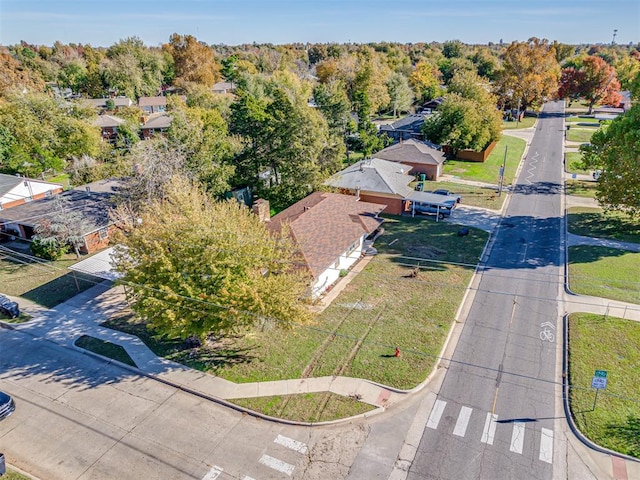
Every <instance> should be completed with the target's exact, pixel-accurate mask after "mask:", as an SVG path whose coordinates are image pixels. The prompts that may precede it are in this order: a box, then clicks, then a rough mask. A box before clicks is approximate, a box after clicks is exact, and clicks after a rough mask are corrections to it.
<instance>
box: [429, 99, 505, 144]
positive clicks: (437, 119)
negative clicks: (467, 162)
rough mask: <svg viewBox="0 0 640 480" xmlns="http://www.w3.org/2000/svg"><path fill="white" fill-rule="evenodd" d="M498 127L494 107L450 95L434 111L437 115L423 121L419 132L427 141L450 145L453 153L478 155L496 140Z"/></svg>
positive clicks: (499, 126)
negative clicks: (421, 129) (472, 151)
mask: <svg viewBox="0 0 640 480" xmlns="http://www.w3.org/2000/svg"><path fill="white" fill-rule="evenodd" d="M501 126H502V122H501V115H500V112H499V111H498V110H497V109H496V108H495V105H494V104H491V103H481V102H478V101H477V100H474V99H472V98H464V97H461V96H460V95H458V94H456V93H452V94H449V95H448V96H447V98H446V100H445V101H444V102H443V103H442V105H440V107H439V108H438V115H435V116H433V117H431V118H429V119H427V120H426V121H425V123H424V127H423V132H424V134H425V136H426V137H427V138H428V139H429V140H431V141H433V142H436V143H440V144H443V145H445V144H446V145H450V146H451V147H452V148H453V149H454V151H456V150H463V149H470V150H476V151H480V150H483V149H484V148H486V147H487V145H488V144H489V143H490V142H493V141H496V140H498V139H499V138H500V130H501Z"/></svg>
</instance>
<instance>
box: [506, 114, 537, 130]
mask: <svg viewBox="0 0 640 480" xmlns="http://www.w3.org/2000/svg"><path fill="white" fill-rule="evenodd" d="M537 119H538V118H537V117H524V118H523V119H522V120H521V121H519V122H515V121H514V122H507V121H503V122H502V129H503V130H514V129H517V128H531V127H533V125H534V124H535V123H536V120H537Z"/></svg>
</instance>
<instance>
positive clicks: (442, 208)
mask: <svg viewBox="0 0 640 480" xmlns="http://www.w3.org/2000/svg"><path fill="white" fill-rule="evenodd" d="M455 208H456V205H455V203H453V201H451V203H448V204H446V205H442V204H433V203H426V202H414V203H413V210H414V211H415V212H416V213H422V214H424V215H434V214H435V215H437V216H438V218H439V219H440V220H442V219H443V218H444V217H449V216H451V212H452V211H453V210H454V209H455Z"/></svg>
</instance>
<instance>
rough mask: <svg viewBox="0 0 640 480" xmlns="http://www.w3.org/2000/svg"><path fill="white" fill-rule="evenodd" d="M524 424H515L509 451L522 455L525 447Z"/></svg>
mask: <svg viewBox="0 0 640 480" xmlns="http://www.w3.org/2000/svg"><path fill="white" fill-rule="evenodd" d="M524 427H525V423H524V422H514V423H513V432H512V433H511V447H509V450H511V451H512V452H516V453H522V447H523V446H524Z"/></svg>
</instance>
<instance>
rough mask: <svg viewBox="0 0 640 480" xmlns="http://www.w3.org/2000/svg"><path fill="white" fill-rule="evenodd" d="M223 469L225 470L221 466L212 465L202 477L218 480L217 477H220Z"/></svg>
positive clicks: (204, 479)
mask: <svg viewBox="0 0 640 480" xmlns="http://www.w3.org/2000/svg"><path fill="white" fill-rule="evenodd" d="M223 471H224V470H222V469H221V468H220V467H218V466H216V465H214V466H213V467H211V470H209V471H208V472H207V474H206V475H205V476H204V477H202V480H216V478H218V477H219V476H220V474H221V473H222V472H223Z"/></svg>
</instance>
